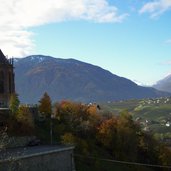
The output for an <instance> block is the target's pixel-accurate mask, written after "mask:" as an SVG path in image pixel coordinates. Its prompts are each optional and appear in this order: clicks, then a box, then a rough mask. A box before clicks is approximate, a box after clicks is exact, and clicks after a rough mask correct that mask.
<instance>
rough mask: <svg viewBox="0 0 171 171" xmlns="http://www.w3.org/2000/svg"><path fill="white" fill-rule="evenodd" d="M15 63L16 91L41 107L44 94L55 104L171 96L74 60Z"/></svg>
mask: <svg viewBox="0 0 171 171" xmlns="http://www.w3.org/2000/svg"><path fill="white" fill-rule="evenodd" d="M14 63H15V79H16V91H17V93H18V94H19V98H20V100H21V102H24V103H37V102H38V101H39V99H40V98H41V97H42V95H43V93H44V92H48V94H49V95H50V96H51V98H52V100H53V101H59V100H62V99H68V100H74V101H81V102H102V101H113V100H123V99H132V98H148V97H160V96H168V95H170V94H169V93H164V92H160V91H157V90H155V89H154V88H147V87H141V86H138V85H137V84H135V83H134V82H132V81H130V80H128V79H126V78H123V77H119V76H117V75H114V74H112V73H111V72H109V71H107V70H104V69H102V68H100V67H98V66H94V65H91V64H88V63H84V62H81V61H78V60H74V59H59V58H53V57H50V56H42V55H35V56H28V57H26V58H21V59H15V61H14Z"/></svg>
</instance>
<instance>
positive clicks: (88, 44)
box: [0, 0, 171, 85]
mask: <svg viewBox="0 0 171 171" xmlns="http://www.w3.org/2000/svg"><path fill="white" fill-rule="evenodd" d="M0 3H1V5H0V21H1V22H0V49H1V50H2V51H3V53H4V54H5V55H7V56H8V57H26V56H28V55H36V54H42V55H49V56H53V57H58V58H65V59H67V58H74V59H77V60H80V61H83V62H87V63H91V64H93V65H97V66H100V67H102V68H104V69H106V70H109V71H110V72H112V73H113V74H116V75H118V76H121V77H125V78H128V79H130V80H132V81H135V82H136V83H138V84H142V85H153V84H155V83H156V82H157V81H159V80H160V79H163V78H164V77H166V76H167V75H169V74H171V0H72V1H70V0H17V1H16V0H8V1H7V0H0Z"/></svg>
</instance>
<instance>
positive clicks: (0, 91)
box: [0, 50, 15, 108]
mask: <svg viewBox="0 0 171 171" xmlns="http://www.w3.org/2000/svg"><path fill="white" fill-rule="evenodd" d="M13 69H14V67H13V60H12V59H10V60H8V59H7V58H6V57H5V55H4V54H3V53H2V51H1V50H0V108H8V106H9V100H10V96H11V94H13V93H15V83H14V71H13Z"/></svg>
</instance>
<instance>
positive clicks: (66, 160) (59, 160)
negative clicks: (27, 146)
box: [0, 147, 75, 171]
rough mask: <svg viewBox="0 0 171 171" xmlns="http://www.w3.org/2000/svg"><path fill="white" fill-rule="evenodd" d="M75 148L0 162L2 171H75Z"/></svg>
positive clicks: (0, 170)
mask: <svg viewBox="0 0 171 171" xmlns="http://www.w3.org/2000/svg"><path fill="white" fill-rule="evenodd" d="M74 170H75V167H74V161H73V147H68V148H62V149H58V150H56V151H55V150H54V151H49V152H47V151H46V152H45V153H44V152H40V153H36V154H30V155H23V156H19V157H16V158H14V157H11V158H8V159H5V160H1V161H0V171H74Z"/></svg>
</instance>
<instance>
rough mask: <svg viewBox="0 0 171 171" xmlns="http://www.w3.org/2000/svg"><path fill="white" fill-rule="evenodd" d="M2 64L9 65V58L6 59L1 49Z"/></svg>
mask: <svg viewBox="0 0 171 171" xmlns="http://www.w3.org/2000/svg"><path fill="white" fill-rule="evenodd" d="M0 64H9V62H8V60H7V58H6V57H5V55H4V54H3V53H2V51H1V49H0Z"/></svg>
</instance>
